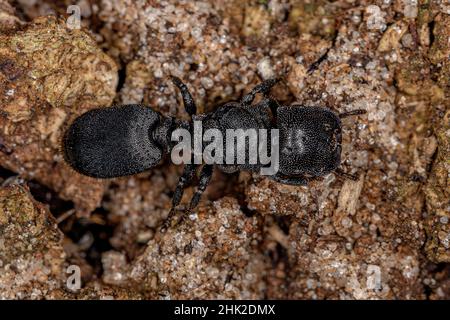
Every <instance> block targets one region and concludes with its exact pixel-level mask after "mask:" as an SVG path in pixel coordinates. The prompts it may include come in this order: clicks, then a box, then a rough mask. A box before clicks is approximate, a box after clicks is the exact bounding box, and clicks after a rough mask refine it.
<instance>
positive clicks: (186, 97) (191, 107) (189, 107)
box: [171, 76, 197, 117]
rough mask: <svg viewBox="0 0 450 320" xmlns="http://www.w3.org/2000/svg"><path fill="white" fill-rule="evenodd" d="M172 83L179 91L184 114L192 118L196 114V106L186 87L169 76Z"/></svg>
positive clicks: (178, 80) (177, 79)
mask: <svg viewBox="0 0 450 320" xmlns="http://www.w3.org/2000/svg"><path fill="white" fill-rule="evenodd" d="M171 79H172V82H173V84H174V85H175V86H177V87H178V89H179V90H180V91H181V96H182V97H183V103H184V108H185V109H186V112H187V113H188V114H189V115H190V116H191V117H192V116H193V115H195V114H197V106H196V105H195V102H194V99H193V98H192V95H191V93H190V92H189V89H188V87H187V86H186V85H185V84H184V83H183V82H182V81H181V80H180V78H177V77H174V76H171Z"/></svg>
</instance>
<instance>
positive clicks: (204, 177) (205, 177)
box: [184, 164, 214, 216]
mask: <svg viewBox="0 0 450 320" xmlns="http://www.w3.org/2000/svg"><path fill="white" fill-rule="evenodd" d="M213 170H214V165H212V164H205V165H204V166H203V168H202V170H201V171H200V180H199V183H198V186H197V190H196V191H195V193H194V195H193V196H192V199H191V203H190V204H189V209H188V211H187V212H186V214H189V213H190V212H192V210H194V209H195V208H196V207H197V205H198V203H199V201H200V198H201V196H202V194H203V192H204V191H205V190H206V187H207V186H208V185H209V182H210V181H211V177H212V174H213ZM186 214H185V215H184V216H186Z"/></svg>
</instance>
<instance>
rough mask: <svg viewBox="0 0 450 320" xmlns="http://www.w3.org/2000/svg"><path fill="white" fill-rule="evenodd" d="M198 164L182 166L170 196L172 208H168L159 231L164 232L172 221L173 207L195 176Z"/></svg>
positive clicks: (177, 203)
mask: <svg viewBox="0 0 450 320" xmlns="http://www.w3.org/2000/svg"><path fill="white" fill-rule="evenodd" d="M197 167H198V165H194V164H187V165H185V166H184V171H183V174H182V175H181V177H180V179H179V180H178V184H177V187H176V188H175V192H174V193H173V197H172V208H171V209H170V212H169V215H168V216H167V218H166V221H164V223H163V225H162V227H161V232H165V231H166V230H167V229H168V228H169V226H170V225H171V223H172V220H173V217H174V216H175V208H176V207H177V206H178V205H179V204H180V201H181V198H182V197H183V193H184V189H185V188H186V186H187V185H188V184H189V183H190V182H191V181H192V179H193V178H194V176H195V172H196V170H197Z"/></svg>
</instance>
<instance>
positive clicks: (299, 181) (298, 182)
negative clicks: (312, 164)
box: [269, 173, 308, 186]
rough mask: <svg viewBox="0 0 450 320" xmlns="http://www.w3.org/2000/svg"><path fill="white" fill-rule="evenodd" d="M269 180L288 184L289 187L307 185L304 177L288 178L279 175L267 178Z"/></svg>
mask: <svg viewBox="0 0 450 320" xmlns="http://www.w3.org/2000/svg"><path fill="white" fill-rule="evenodd" d="M269 178H270V179H272V180H274V181H276V182H279V183H282V184H288V185H291V186H306V185H308V179H307V178H305V177H304V176H293V177H288V176H285V175H280V174H279V173H277V174H275V175H273V176H269Z"/></svg>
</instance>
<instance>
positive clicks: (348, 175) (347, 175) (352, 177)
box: [334, 168, 359, 181]
mask: <svg viewBox="0 0 450 320" xmlns="http://www.w3.org/2000/svg"><path fill="white" fill-rule="evenodd" d="M334 172H336V173H337V175H338V176H340V177H342V178H344V179H349V180H352V181H357V180H358V179H359V175H357V174H351V173H347V172H344V171H342V169H340V168H337V169H336V170H334Z"/></svg>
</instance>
